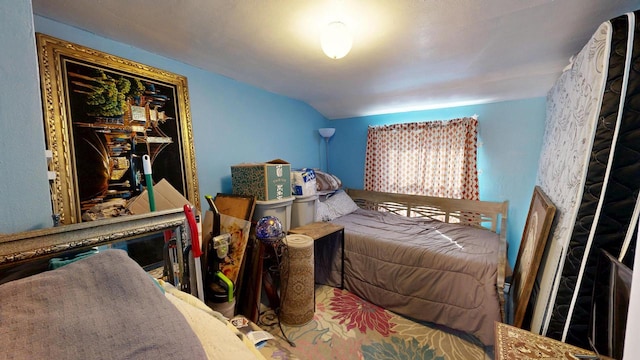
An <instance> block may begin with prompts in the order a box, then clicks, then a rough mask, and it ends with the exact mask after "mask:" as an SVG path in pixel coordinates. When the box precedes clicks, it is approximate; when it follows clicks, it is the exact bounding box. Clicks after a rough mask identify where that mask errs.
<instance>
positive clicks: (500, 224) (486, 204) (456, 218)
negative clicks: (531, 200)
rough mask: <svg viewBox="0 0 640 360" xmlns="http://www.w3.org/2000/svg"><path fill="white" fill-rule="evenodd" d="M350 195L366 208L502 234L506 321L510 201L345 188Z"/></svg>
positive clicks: (500, 279) (499, 285) (500, 286)
mask: <svg viewBox="0 0 640 360" xmlns="http://www.w3.org/2000/svg"><path fill="white" fill-rule="evenodd" d="M346 191H347V194H348V195H349V197H351V199H353V201H354V202H355V203H356V204H357V205H358V206H359V207H360V208H363V209H368V210H376V211H386V212H391V213H395V214H398V215H403V216H409V217H424V218H430V219H434V220H438V221H443V222H446V223H458V224H464V225H468V226H475V227H482V228H486V229H488V230H491V231H493V232H495V233H497V234H499V238H500V259H499V264H498V274H497V278H496V291H497V292H498V299H499V300H500V314H501V316H502V320H503V321H504V320H505V312H504V311H505V309H504V304H505V294H504V284H505V277H506V274H507V272H508V271H507V268H508V262H507V241H506V239H507V238H506V234H507V210H508V208H509V202H508V201H503V202H493V201H475V200H462V199H448V198H441V197H433V196H423V195H406V194H395V193H386V192H377V191H368V190H358V189H346Z"/></svg>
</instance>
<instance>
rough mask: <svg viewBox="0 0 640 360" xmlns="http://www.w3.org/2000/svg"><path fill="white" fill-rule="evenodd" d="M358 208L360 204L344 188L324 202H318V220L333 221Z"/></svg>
mask: <svg viewBox="0 0 640 360" xmlns="http://www.w3.org/2000/svg"><path fill="white" fill-rule="evenodd" d="M356 210H358V205H356V203H355V202H354V201H353V200H352V199H351V198H350V197H349V195H347V193H346V192H344V191H343V190H339V191H337V192H336V193H334V194H333V195H331V196H330V197H329V198H327V200H325V201H324V202H318V207H317V208H316V220H318V221H331V220H333V219H335V218H338V217H340V216H344V215H347V214H351V213H352V212H354V211H356Z"/></svg>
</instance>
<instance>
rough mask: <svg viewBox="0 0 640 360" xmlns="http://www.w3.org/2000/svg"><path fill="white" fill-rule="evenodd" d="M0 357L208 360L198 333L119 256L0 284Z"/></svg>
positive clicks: (113, 254) (115, 252) (144, 275)
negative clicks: (0, 345)
mask: <svg viewBox="0 0 640 360" xmlns="http://www.w3.org/2000/svg"><path fill="white" fill-rule="evenodd" d="M0 343H1V344H2V351H0V359H206V354H205V352H204V350H203V348H202V345H201V343H200V342H199V340H198V339H197V338H196V335H195V333H194V332H193V331H192V330H191V328H190V327H189V324H188V323H187V322H186V320H185V318H184V317H183V316H182V314H181V313H180V312H179V311H178V310H177V309H176V308H175V306H173V305H172V304H171V303H170V302H169V301H168V300H167V299H166V298H165V296H164V295H163V294H162V292H161V290H160V288H159V287H158V286H157V285H156V284H155V283H154V282H153V280H152V279H151V278H150V277H149V275H148V274H147V273H145V272H144V270H143V269H142V268H141V267H140V266H138V265H137V264H136V263H135V262H134V261H133V260H131V259H130V258H129V257H128V256H127V254H126V253H125V252H124V251H122V250H107V251H104V252H101V253H99V254H96V255H92V256H90V257H88V258H86V259H83V260H79V261H77V262H75V263H72V264H69V265H66V266H64V267H62V268H60V269H57V270H52V271H47V272H44V273H41V274H38V275H34V276H31V277H28V278H24V279H20V280H15V281H12V282H9V283H6V284H3V285H1V286H0Z"/></svg>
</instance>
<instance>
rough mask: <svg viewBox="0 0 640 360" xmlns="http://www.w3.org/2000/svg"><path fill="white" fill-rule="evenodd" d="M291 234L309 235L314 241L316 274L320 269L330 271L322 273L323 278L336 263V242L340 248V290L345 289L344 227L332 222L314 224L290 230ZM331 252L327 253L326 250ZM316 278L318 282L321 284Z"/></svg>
mask: <svg viewBox="0 0 640 360" xmlns="http://www.w3.org/2000/svg"><path fill="white" fill-rule="evenodd" d="M289 234H299V235H307V236H309V237H311V238H312V239H313V240H314V262H315V269H316V274H318V273H319V272H321V271H319V270H320V269H324V270H325V271H328V272H327V273H324V272H322V274H323V276H326V277H328V274H330V271H331V264H333V263H334V258H335V254H336V251H331V250H334V247H335V244H336V242H337V243H338V244H339V246H340V249H341V251H340V266H341V267H340V289H343V288H344V226H342V225H336V224H333V223H330V222H314V223H310V224H307V225H303V226H299V227H297V228H294V229H291V230H289ZM327 247H328V248H329V250H330V251H325V250H326V248H327ZM317 279H318V277H316V282H319V281H318V280H317Z"/></svg>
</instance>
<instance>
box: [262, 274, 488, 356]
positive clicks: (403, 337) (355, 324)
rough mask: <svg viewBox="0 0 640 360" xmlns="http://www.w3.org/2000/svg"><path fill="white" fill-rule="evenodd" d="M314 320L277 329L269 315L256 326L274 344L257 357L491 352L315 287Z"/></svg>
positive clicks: (337, 291) (342, 292)
mask: <svg viewBox="0 0 640 360" xmlns="http://www.w3.org/2000/svg"><path fill="white" fill-rule="evenodd" d="M315 296H316V309H315V314H314V316H313V319H312V320H311V321H310V322H309V323H307V324H305V325H303V326H286V325H284V324H282V329H283V331H284V334H286V336H287V337H288V338H289V340H291V341H292V342H293V343H294V344H295V347H293V346H291V345H290V344H288V343H287V341H286V340H285V338H284V337H283V335H282V332H281V330H280V327H279V325H278V320H277V317H276V316H275V313H274V311H273V310H270V309H269V310H265V311H264V312H262V313H261V315H260V319H259V323H258V325H259V326H260V327H261V328H262V329H263V330H266V331H268V332H270V333H271V334H272V335H273V336H274V337H275V339H272V340H269V341H267V343H266V345H265V346H264V347H263V348H261V349H260V352H261V353H262V354H263V355H264V356H265V358H267V359H279V360H285V359H301V360H306V359H314V360H315V359H350V360H351V359H367V360H383V359H384V360H388V359H398V360H400V359H402V360H409V359H427V360H428V359H434V360H447V359H464V360H468V359H480V360H485V359H490V358H492V355H491V354H492V351H491V349H489V350H488V351H487V352H486V353H485V348H484V346H483V345H482V343H480V342H479V341H478V340H477V339H476V338H475V337H473V336H472V335H468V334H466V333H459V332H455V331H452V330H450V329H447V328H444V327H440V326H437V325H434V324H430V323H418V322H414V321H411V320H409V319H406V318H404V317H402V316H399V315H397V314H395V313H392V312H390V311H387V310H385V309H383V308H381V307H378V306H376V305H373V304H371V303H369V302H367V301H365V300H363V299H361V298H359V297H357V296H356V295H354V294H352V293H350V292H348V291H346V290H340V289H337V288H333V287H330V286H325V285H316V291H315Z"/></svg>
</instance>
